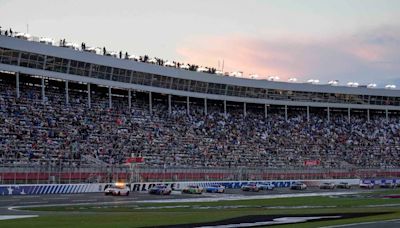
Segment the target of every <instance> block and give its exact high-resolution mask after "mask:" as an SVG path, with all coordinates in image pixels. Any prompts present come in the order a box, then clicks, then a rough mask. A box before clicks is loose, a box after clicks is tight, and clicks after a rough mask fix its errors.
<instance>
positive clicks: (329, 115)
mask: <svg viewBox="0 0 400 228" xmlns="http://www.w3.org/2000/svg"><path fill="white" fill-rule="evenodd" d="M327 113H328V122H329V121H331V110H330V108H329V107H328V108H327Z"/></svg>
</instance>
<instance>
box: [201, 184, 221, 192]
mask: <svg viewBox="0 0 400 228" xmlns="http://www.w3.org/2000/svg"><path fill="white" fill-rule="evenodd" d="M204 190H205V192H210V193H224V192H225V187H224V186H223V185H220V184H212V185H210V186H208V187H205V189H204Z"/></svg>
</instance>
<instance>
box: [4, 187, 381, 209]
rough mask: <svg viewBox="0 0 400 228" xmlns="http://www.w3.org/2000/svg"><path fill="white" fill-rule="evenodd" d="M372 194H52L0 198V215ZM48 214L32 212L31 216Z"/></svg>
mask: <svg viewBox="0 0 400 228" xmlns="http://www.w3.org/2000/svg"><path fill="white" fill-rule="evenodd" d="M368 191H374V190H363V189H359V188H353V189H347V190H343V189H335V190H322V189H319V188H309V189H307V190H302V191H299V190H290V189H288V188H277V189H275V190H273V191H260V192H243V191H241V190H239V189H227V190H226V193H223V194H218V193H203V194H201V195H192V194H182V193H181V192H179V191H173V193H172V194H171V195H168V196H159V195H149V194H147V193H146V192H132V193H131V194H130V195H129V196H105V195H104V194H103V193H87V194H53V195H18V196H17V195H16V196H0V215H26V214H29V215H30V214H32V212H29V211H23V210H18V208H20V207H32V206H35V207H36V206H57V205H89V204H90V205H94V204H111V205H113V204H134V203H143V202H206V201H219V200H239V199H265V198H286V197H300V196H318V195H332V196H333V195H342V194H357V193H359V192H368ZM40 213H50V212H36V211H35V213H34V214H40Z"/></svg>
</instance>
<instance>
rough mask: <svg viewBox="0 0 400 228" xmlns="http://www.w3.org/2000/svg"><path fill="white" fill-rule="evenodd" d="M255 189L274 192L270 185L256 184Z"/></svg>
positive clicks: (272, 186)
mask: <svg viewBox="0 0 400 228" xmlns="http://www.w3.org/2000/svg"><path fill="white" fill-rule="evenodd" d="M257 187H258V189H260V190H274V188H275V185H273V184H271V183H266V184H258V185H257Z"/></svg>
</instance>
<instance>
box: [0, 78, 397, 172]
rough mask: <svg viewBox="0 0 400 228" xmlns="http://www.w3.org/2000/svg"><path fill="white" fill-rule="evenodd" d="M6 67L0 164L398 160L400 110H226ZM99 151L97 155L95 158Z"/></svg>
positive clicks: (329, 164) (263, 164) (281, 164)
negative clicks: (29, 77)
mask: <svg viewBox="0 0 400 228" xmlns="http://www.w3.org/2000/svg"><path fill="white" fill-rule="evenodd" d="M1 79H2V78H1V76H0V164H37V165H48V164H51V165H63V166H80V165H82V164H86V163H89V162H91V161H92V160H93V159H94V160H97V161H99V162H101V163H104V164H124V163H125V162H126V160H127V159H128V158H129V157H131V156H132V154H134V155H135V156H143V157H144V158H145V162H146V166H149V167H164V168H165V167H226V168H228V167H231V168H236V167H259V168H289V167H293V168H302V167H305V166H306V163H307V161H318V162H317V166H318V167H323V168H344V167H345V168H349V167H354V168H396V167H397V168H398V167H399V166H400V165H399V164H400V134H399V133H400V118H399V117H398V116H397V117H395V116H391V117H390V118H389V120H386V118H385V116H381V117H379V116H375V117H374V118H371V120H370V121H367V119H366V117H365V116H361V115H352V117H351V121H348V119H347V115H332V117H331V119H330V121H329V122H328V121H327V120H326V116H323V115H320V114H318V113H312V114H311V116H310V121H307V117H306V114H305V113H302V112H298V113H293V114H291V115H290V116H289V117H288V119H287V120H285V117H284V115H282V113H270V114H268V116H267V118H265V116H264V112H263V110H255V109H254V110H248V111H247V114H246V115H244V114H243V109H242V108H237V109H232V110H229V111H228V112H227V114H226V115H225V114H224V112H223V111H222V110H220V109H218V108H217V107H214V106H210V107H209V108H208V110H207V111H208V112H207V115H205V114H204V107H203V106H201V105H198V106H196V105H191V107H190V111H189V112H187V109H186V106H185V105H179V104H175V105H173V106H172V110H171V113H169V111H168V106H167V105H166V104H165V103H157V102H154V104H153V109H152V110H153V111H152V113H150V111H149V103H148V102H146V99H142V100H141V99H136V100H133V101H132V108H131V109H129V108H128V105H127V102H128V101H127V100H126V98H125V97H113V98H112V99H113V101H112V102H113V108H111V109H110V108H109V106H108V102H109V101H108V97H107V96H106V95H104V94H101V93H97V92H96V91H95V90H93V94H92V95H91V102H92V103H91V104H92V105H91V107H90V108H89V107H88V105H87V94H86V93H83V92H77V91H71V92H70V93H69V104H66V102H65V96H64V89H62V88H61V89H57V88H52V87H49V88H46V93H45V94H46V97H45V101H44V102H43V101H42V98H41V88H40V87H38V86H32V85H29V84H26V83H21V86H20V97H19V98H17V97H16V88H15V84H12V83H8V82H7V81H6V80H1ZM88 157H89V158H91V159H88Z"/></svg>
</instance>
